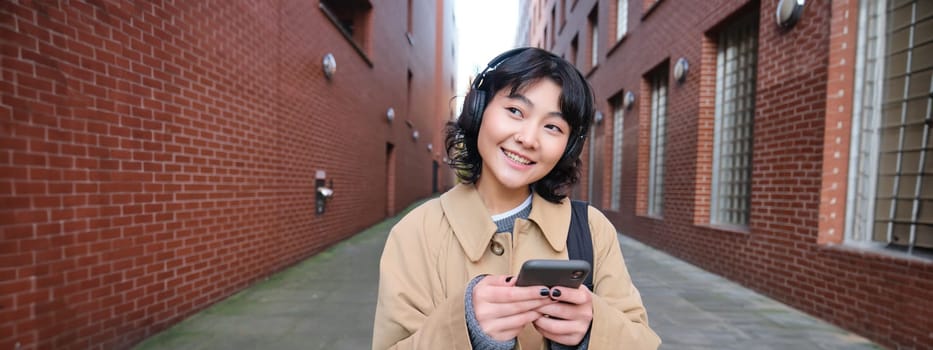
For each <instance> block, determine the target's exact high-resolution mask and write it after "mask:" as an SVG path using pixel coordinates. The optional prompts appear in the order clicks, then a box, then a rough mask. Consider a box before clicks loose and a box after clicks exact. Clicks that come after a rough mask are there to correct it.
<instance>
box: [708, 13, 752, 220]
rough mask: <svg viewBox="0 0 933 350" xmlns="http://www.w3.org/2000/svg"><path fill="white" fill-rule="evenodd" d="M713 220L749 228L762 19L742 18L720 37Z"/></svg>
mask: <svg viewBox="0 0 933 350" xmlns="http://www.w3.org/2000/svg"><path fill="white" fill-rule="evenodd" d="M718 46H719V48H718V51H719V52H718V54H717V58H716V118H715V119H716V122H715V123H716V126H715V130H716V132H715V141H714V152H713V184H712V185H713V186H712V202H711V204H712V208H713V210H712V211H711V212H710V216H711V217H710V220H711V221H712V222H713V223H715V224H726V225H738V226H747V225H748V217H749V203H750V202H751V194H750V192H751V163H752V131H753V125H752V122H753V120H754V117H755V68H756V66H757V57H758V55H757V51H758V18H757V16H754V15H749V16H746V17H743V18H742V19H740V20H738V21H737V22H735V23H733V24H732V25H730V26H729V27H727V28H725V29H724V30H723V31H722V32H721V33H720V34H719V42H718Z"/></svg>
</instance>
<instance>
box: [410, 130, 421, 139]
mask: <svg viewBox="0 0 933 350" xmlns="http://www.w3.org/2000/svg"><path fill="white" fill-rule="evenodd" d="M419 136H421V135H419V134H418V130H415V131H413V132H412V133H411V138H412V139H413V140H415V141H418V137H419Z"/></svg>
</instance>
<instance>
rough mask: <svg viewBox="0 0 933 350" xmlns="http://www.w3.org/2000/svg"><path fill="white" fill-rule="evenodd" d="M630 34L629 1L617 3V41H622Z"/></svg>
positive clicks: (620, 0) (619, 0)
mask: <svg viewBox="0 0 933 350" xmlns="http://www.w3.org/2000/svg"><path fill="white" fill-rule="evenodd" d="M627 32H628V0H618V1H617V2H616V41H618V40H622V37H624V36H625V33H627Z"/></svg>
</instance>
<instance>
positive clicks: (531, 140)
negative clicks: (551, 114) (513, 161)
mask: <svg viewBox="0 0 933 350" xmlns="http://www.w3.org/2000/svg"><path fill="white" fill-rule="evenodd" d="M536 132H537V130H536V128H534V127H532V126H530V125H523V126H522V128H521V129H519V130H518V132H516V133H515V141H516V142H518V143H520V144H521V145H522V146H525V147H528V148H533V147H535V146H536V142H537V141H538V136H537V134H536Z"/></svg>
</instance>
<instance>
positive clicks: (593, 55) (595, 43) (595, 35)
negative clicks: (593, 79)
mask: <svg viewBox="0 0 933 350" xmlns="http://www.w3.org/2000/svg"><path fill="white" fill-rule="evenodd" d="M597 5H598V4H597ZM596 10H597V8H596V7H595V6H594V7H593V11H591V12H590V15H589V18H588V19H589V24H590V68H591V69H592V68H595V67H596V65H597V64H599V12H597V11H596Z"/></svg>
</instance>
